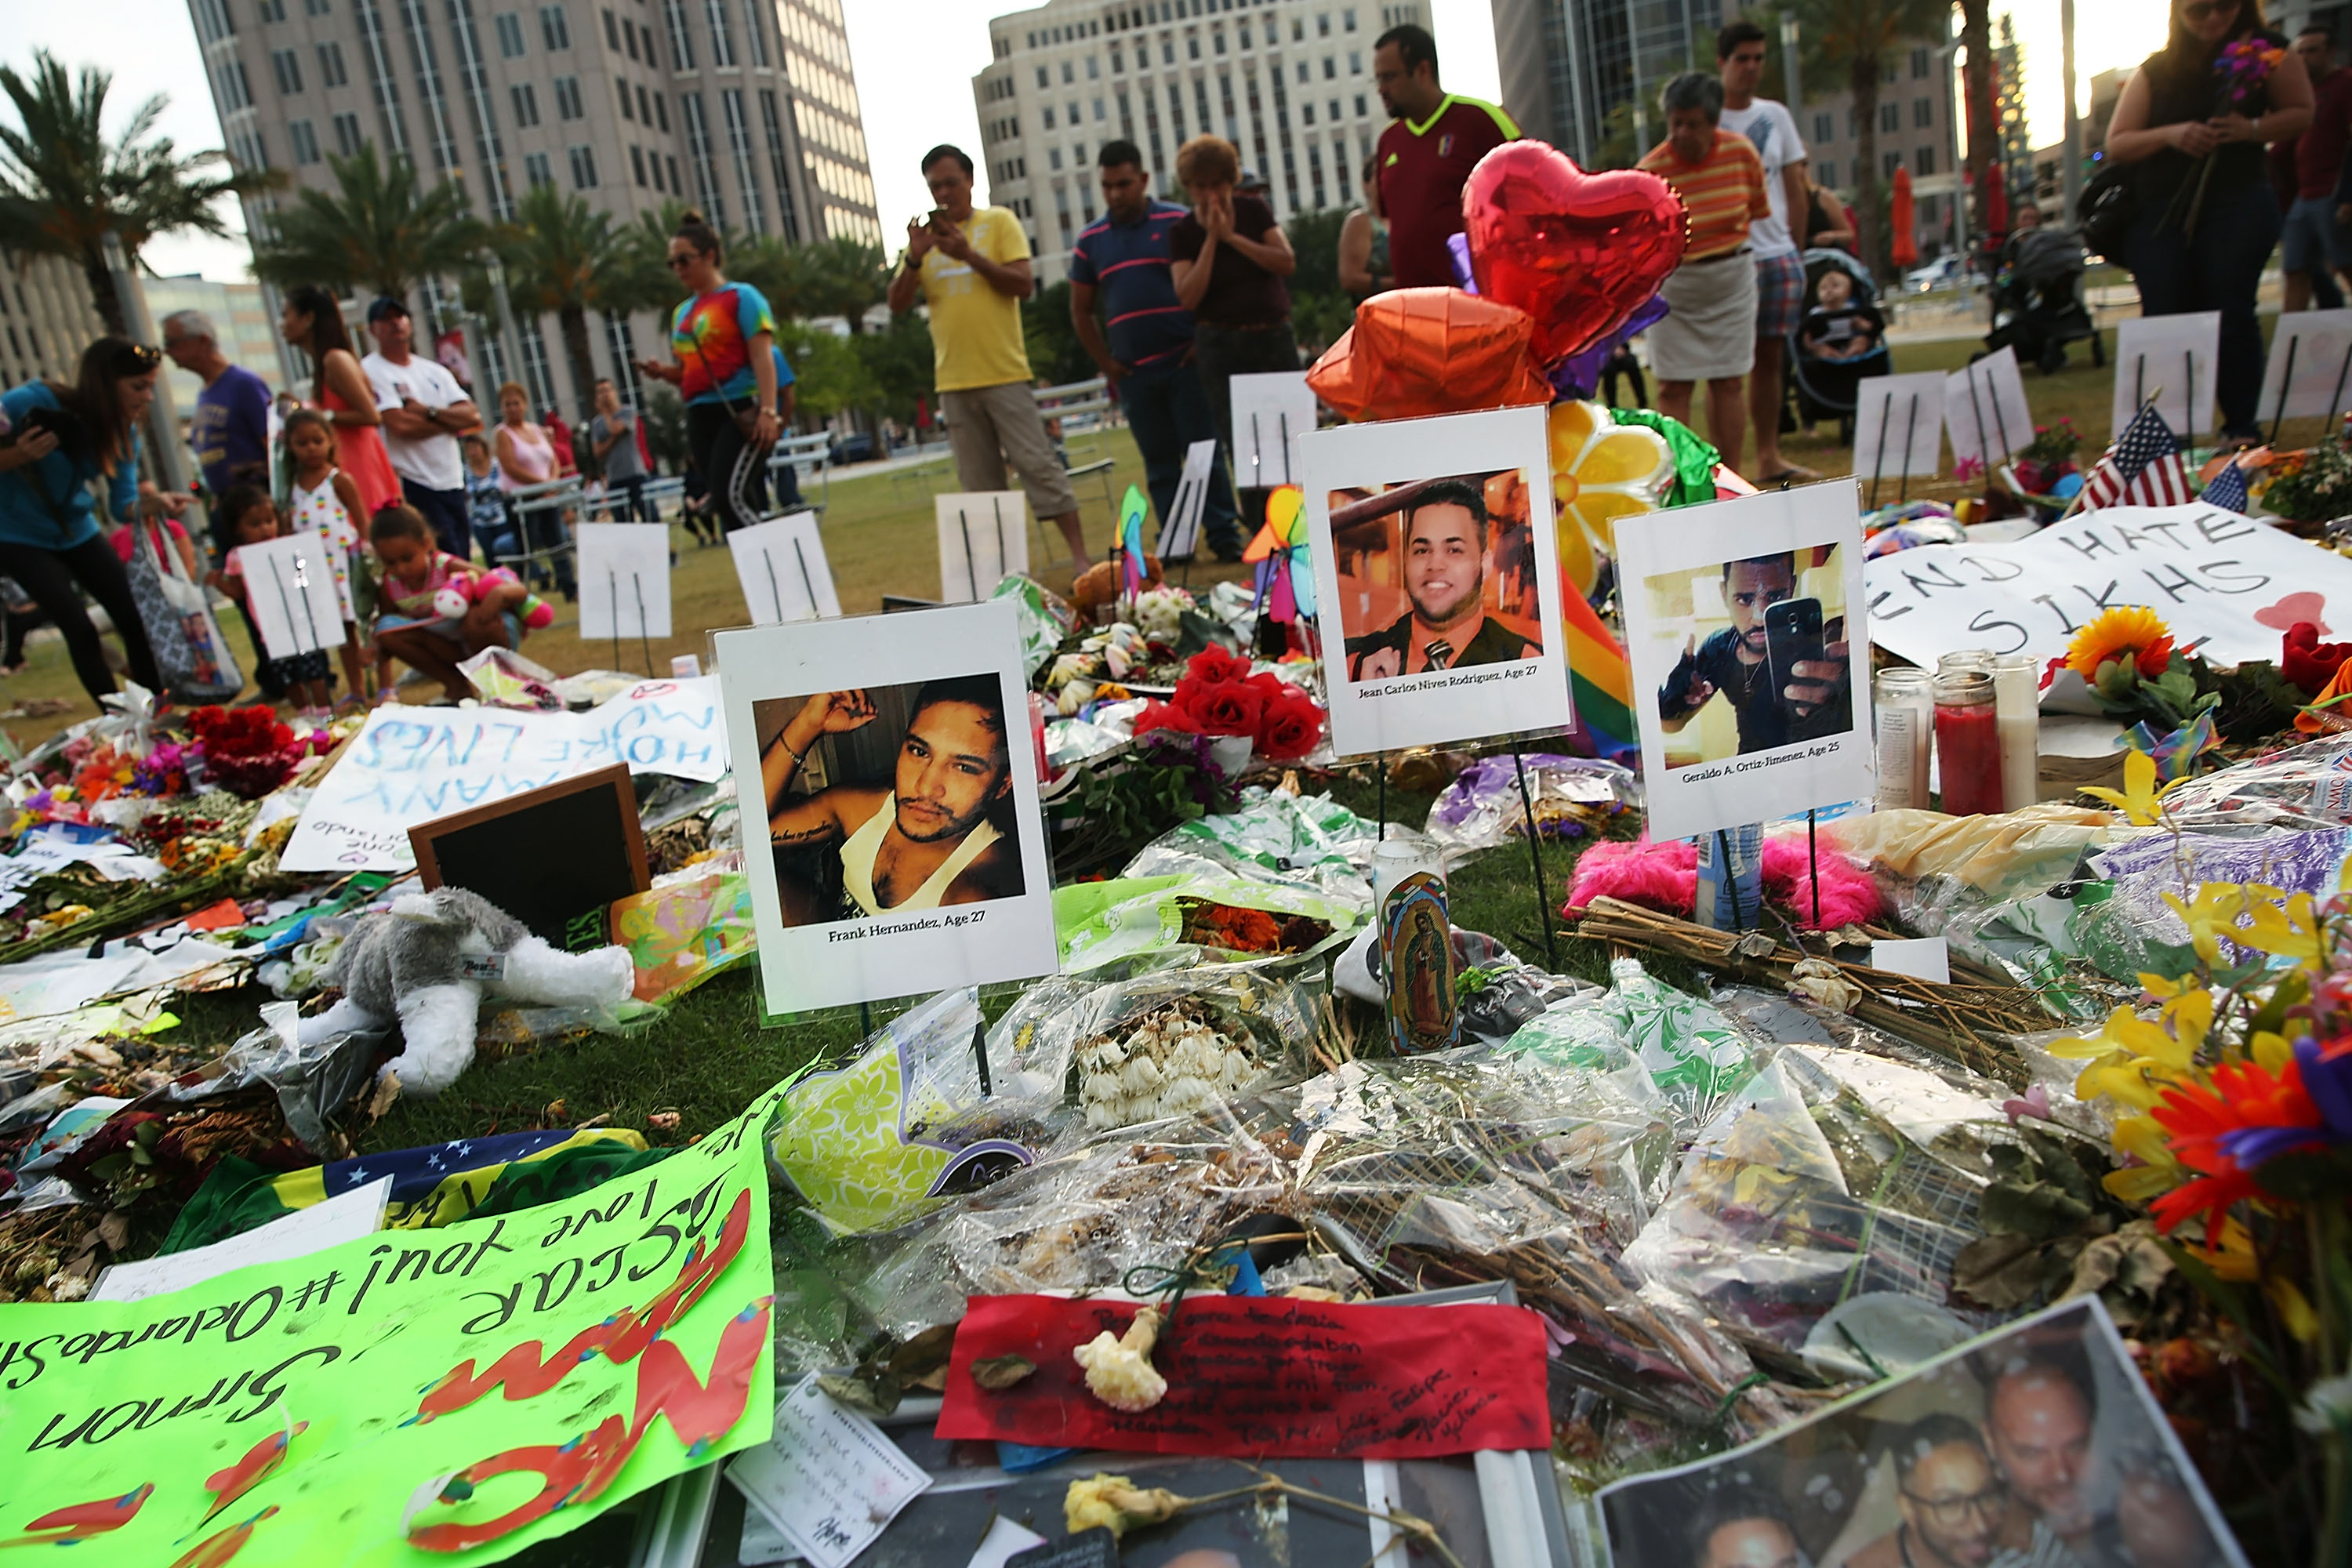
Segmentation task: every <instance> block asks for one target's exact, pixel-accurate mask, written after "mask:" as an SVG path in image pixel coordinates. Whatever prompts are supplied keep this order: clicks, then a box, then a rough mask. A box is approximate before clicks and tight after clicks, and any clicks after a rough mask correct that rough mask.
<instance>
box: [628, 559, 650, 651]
mask: <svg viewBox="0 0 2352 1568" xmlns="http://www.w3.org/2000/svg"><path fill="white" fill-rule="evenodd" d="M629 585H630V586H631V587H633V588H635V590H636V593H637V651H639V652H640V653H642V654H644V655H645V656H646V675H648V676H651V675H652V674H653V672H654V645H653V644H652V643H651V642H650V641H648V640H647V639H646V580H645V579H644V578H643V577H640V576H638V575H637V574H635V572H632V573H630V574H629Z"/></svg>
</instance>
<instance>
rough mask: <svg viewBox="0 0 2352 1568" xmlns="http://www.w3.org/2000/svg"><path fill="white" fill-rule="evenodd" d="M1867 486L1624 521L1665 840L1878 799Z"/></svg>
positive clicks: (1646, 759)
mask: <svg viewBox="0 0 2352 1568" xmlns="http://www.w3.org/2000/svg"><path fill="white" fill-rule="evenodd" d="M1937 390H1938V391H1940V390H1941V388H1940V387H1939V388H1938V389H1937ZM1859 489H1860V486H1859V484H1858V482H1848V483H1836V482H1832V483H1829V484H1819V485H1808V486H1806V487H1805V488H1804V489H1795V490H1784V491H1778V492H1768V493H1766V494H1763V495H1753V496H1742V497H1740V498H1738V500H1724V501H1717V502H1715V503H1713V504H1712V505H1708V506H1696V507H1682V508H1678V509H1676V510H1674V511H1671V512H1657V513H1654V514H1650V515H1646V516H1639V517H1622V518H1620V519H1618V520H1617V570H1618V583H1619V589H1618V593H1619V596H1620V601H1621V602H1622V605H1624V611H1625V651H1626V655H1627V658H1628V660H1629V662H1630V663H1631V665H1632V668H1633V713H1634V719H1635V722H1636V724H1637V726H1638V728H1639V729H1640V731H1641V736H1642V776H1643V780H1644V781H1645V786H1646V789H1647V792H1648V795H1649V808H1650V833H1651V836H1652V837H1656V838H1689V837H1695V836H1696V835H1698V834H1703V833H1713V832H1714V831H1716V830H1717V828H1723V827H1738V826H1742V825H1744V824H1747V823H1751V822H1770V821H1772V820H1773V819H1775V818H1777V817H1782V816H1795V815H1798V814H1800V813H1802V812H1804V811H1806V810H1809V809H1811V808H1812V807H1814V806H1822V805H1836V804H1838V803H1839V802H1842V801H1849V800H1867V799H1869V798H1871V796H1872V795H1873V794H1874V791H1875V788H1876V785H1875V783H1874V757H1873V754H1872V749H1871V741H1870V736H1871V721H1870V682H1869V678H1868V671H1869V668H1870V658H1869V653H1868V649H1869V642H1868V640H1867V637H1865V636H1864V619H1865V618H1864V608H1863V605H1864V601H1863V574H1862V515H1861V510H1860V508H1859V506H1858V504H1857V502H1858V501H1859V499H1860V498H1859V495H1858V493H1857V492H1858V490H1859ZM1857 656H1859V657H1857Z"/></svg>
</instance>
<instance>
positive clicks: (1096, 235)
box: [1070, 141, 1243, 561]
mask: <svg viewBox="0 0 2352 1568" xmlns="http://www.w3.org/2000/svg"><path fill="white" fill-rule="evenodd" d="M1097 162H1098V163H1100V165H1101V170H1102V193H1103V207H1104V212H1103V216H1101V217H1099V218H1097V219H1096V220H1095V221H1094V222H1092V223H1090V224H1088V225H1087V226H1086V227H1085V228H1083V229H1080V230H1079V231H1078V238H1077V243H1076V245H1075V246H1073V247H1071V251H1070V324H1071V325H1072V326H1073V327H1075V328H1076V329H1077V333H1078V341H1079V342H1081V343H1083V344H1085V345H1086V350H1087V354H1088V355H1089V356H1090V357H1091V358H1092V359H1093V360H1094V362H1095V364H1096V366H1097V368H1098V369H1100V370H1101V372H1102V373H1103V375H1104V376H1105V378H1107V379H1108V381H1109V382H1110V384H1111V386H1112V387H1113V389H1114V391H1115V394H1116V395H1117V396H1118V400H1119V403H1120V405H1121V406H1123V407H1124V408H1125V409H1126V410H1127V424H1128V428H1129V430H1131V431H1133V432H1134V434H1135V445H1136V447H1137V448H1138V449H1139V451H1141V452H1142V454H1143V474H1144V483H1145V486H1146V487H1147V488H1148V489H1150V491H1151V504H1152V506H1153V507H1154V508H1155V509H1156V510H1158V511H1159V513H1160V522H1161V523H1162V525H1163V526H1164V525H1165V524H1166V522H1167V521H1168V518H1169V514H1170V511H1171V509H1172V508H1173V507H1174V505H1175V501H1176V485H1177V481H1178V479H1180V478H1181V476H1182V472H1183V468H1184V452H1185V448H1187V447H1190V446H1192V443H1194V442H1195V441H1213V440H1215V439H1216V436H1217V421H1216V416H1215V414H1214V413H1213V411H1212V410H1211V408H1210V406H1209V395H1208V393H1207V391H1206V390H1205V389H1204V388H1203V387H1202V385H1201V377H1200V373H1199V372H1197V371H1196V370H1194V369H1193V367H1192V311H1190V310H1186V309H1185V308H1184V307H1183V306H1182V305H1181V304H1180V303H1178V301H1177V299H1176V284H1175V281H1174V278H1173V275H1172V274H1171V270H1170V264H1171V255H1170V251H1169V235H1170V233H1171V231H1172V230H1173V229H1174V228H1175V227H1176V225H1177V224H1178V223H1179V222H1180V221H1181V219H1182V218H1183V217H1184V216H1185V209H1184V208H1182V207H1181V206H1178V205H1176V204H1175V203H1173V202H1163V201H1158V200H1155V199H1154V198H1153V197H1152V195H1151V181H1150V177H1149V176H1148V175H1147V174H1145V173H1144V169H1143V153H1142V152H1141V151H1140V150H1139V148H1138V147H1137V146H1136V144H1135V143H1134V142H1123V141H1122V142H1104V143H1103V148H1102V153H1101V154H1100V156H1099V158H1098V159H1097ZM1097 293H1099V295H1100V297H1101V306H1102V314H1103V316H1104V318H1105V320H1103V321H1097V319H1096V314H1095V307H1096V302H1097ZM1106 326H1108V329H1109V336H1108V339H1106V338H1105V336H1104V328H1105V327H1106ZM1202 537H1204V538H1205V539H1207V541H1208V542H1209V548H1210V549H1212V550H1214V551H1215V552H1217V557H1218V559H1220V560H1223V561H1238V560H1240V559H1241V553H1242V542H1243V541H1242V535H1241V522H1240V520H1239V517H1238V514H1237V513H1236V512H1235V511H1234V496H1233V490H1232V489H1231V488H1230V487H1229V485H1228V483H1227V481H1226V479H1225V473H1224V470H1223V468H1222V467H1219V466H1217V465H1211V467H1210V469H1209V495H1208V501H1207V504H1206V506H1205V508H1204V509H1203V511H1202Z"/></svg>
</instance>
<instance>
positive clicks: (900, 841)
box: [754, 674, 1024, 925]
mask: <svg viewBox="0 0 2352 1568" xmlns="http://www.w3.org/2000/svg"><path fill="white" fill-rule="evenodd" d="M791 702H792V700H790V699H785V700H779V701H778V702H776V703H773V704H772V703H768V702H762V703H760V704H757V705H756V707H755V710H754V711H755V714H757V715H758V716H759V718H760V719H761V721H762V722H761V728H762V729H764V728H765V727H766V722H768V720H767V718H766V712H763V711H761V710H768V711H772V710H773V709H774V708H776V707H789V706H791ZM897 711H904V712H905V713H906V714H907V719H906V728H905V731H904V733H903V734H902V735H901V736H900V738H899V741H898V748H897V751H896V753H895V755H894V756H893V757H892V758H891V759H890V761H889V762H888V763H887V776H884V774H883V765H881V764H878V763H877V759H875V757H874V755H873V748H872V746H871V745H870V744H866V745H863V746H860V745H856V744H854V743H852V742H850V741H849V740H848V737H850V736H853V735H856V733H857V732H858V731H863V730H865V729H866V727H867V726H869V725H871V724H873V723H875V722H876V721H878V720H880V719H882V718H883V716H884V715H885V714H886V713H889V712H897ZM870 739H871V738H870V737H868V741H869V742H870ZM811 752H816V761H815V763H814V765H813V764H812V763H811ZM859 752H863V753H864V756H865V760H866V763H867V765H866V767H865V768H863V769H861V768H860V767H859V759H858V756H857V755H856V753H859ZM820 771H821V774H822V777H823V779H824V785H823V787H821V788H817V789H814V790H803V791H801V792H797V793H796V792H795V791H794V790H793V784H794V783H795V782H796V781H798V780H800V779H801V778H802V776H803V773H819V772H820ZM861 772H862V773H867V774H868V775H870V776H867V777H857V776H855V775H856V774H858V773H861ZM760 773H761V784H762V785H763V786H764V790H765V793H766V795H767V809H768V840H769V844H770V847H771V849H772V853H773V854H774V857H775V865H776V888H777V894H778V900H779V902H780V904H781V906H782V912H783V918H784V923H785V924H787V925H821V924H826V923H830V922H832V921H855V920H865V919H867V918H870V917H872V916H876V915H880V914H886V913H898V912H901V911H905V910H931V909H939V908H940V907H942V906H944V905H950V904H971V903H980V902H983V901H985V900H990V899H1003V898H1017V897H1019V896H1020V895H1021V894H1022V893H1023V891H1024V883H1023V878H1022V870H1021V854H1020V845H1019V841H1018V829H1017V827H1016V826H1015V824H1014V821H1013V812H1012V809H1011V806H1012V799H1011V797H1012V794H1013V770H1012V758H1011V752H1010V751H1009V749H1008V744H1007V741H1006V736H1005V721H1004V703H1003V691H1002V687H1001V685H1000V683H999V680H998V678H997V677H996V676H995V675H992V674H990V675H973V676H958V677H953V678H950V679H939V680H929V681H924V682H921V683H920V684H919V685H908V686H896V687H871V688H862V689H853V690H846V691H826V692H819V693H817V694H816V695H814V696H813V697H809V698H807V699H805V700H801V702H800V704H799V707H798V709H797V710H796V711H793V712H792V713H791V715H790V717H788V718H787V719H785V721H784V723H783V726H782V729H781V730H779V731H777V732H776V736H775V739H774V740H773V741H772V742H769V743H768V745H767V747H766V748H765V750H764V751H762V752H761V759H760ZM836 870H837V873H838V879H837V887H836V885H835V871H836Z"/></svg>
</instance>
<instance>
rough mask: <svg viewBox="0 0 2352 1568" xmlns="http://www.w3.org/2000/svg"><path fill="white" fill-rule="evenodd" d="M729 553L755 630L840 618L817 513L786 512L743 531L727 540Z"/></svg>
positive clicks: (736, 532) (830, 567)
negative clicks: (790, 622)
mask: <svg viewBox="0 0 2352 1568" xmlns="http://www.w3.org/2000/svg"><path fill="white" fill-rule="evenodd" d="M727 548H728V549H730V550H731V551H733V552H735V577H736V580H737V581H738V582H740V583H741V584H743V604H744V605H745V607H747V608H748V609H750V611H751V624H752V625H753V626H781V625H782V624H783V623H784V622H786V621H814V620H833V619H835V618H837V617H838V616H840V615H841V600H840V598H839V597H838V596H837V595H835V592H834V586H833V567H832V566H831V565H830V564H828V563H826V561H825V558H824V534H823V533H822V532H820V531H818V529H817V525H816V513H814V512H813V511H795V512H787V513H786V514H784V515H783V516H782V517H780V518H777V519H776V520H775V521H772V522H762V523H759V524H756V525H754V526H752V527H751V528H739V529H737V530H736V531H734V532H732V533H730V534H729V535H728V536H727Z"/></svg>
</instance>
